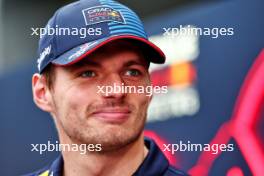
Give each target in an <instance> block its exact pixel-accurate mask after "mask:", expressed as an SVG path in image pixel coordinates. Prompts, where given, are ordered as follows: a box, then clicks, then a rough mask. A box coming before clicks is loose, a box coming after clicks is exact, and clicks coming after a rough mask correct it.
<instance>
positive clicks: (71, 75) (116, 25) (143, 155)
mask: <svg viewBox="0 0 264 176" xmlns="http://www.w3.org/2000/svg"><path fill="white" fill-rule="evenodd" d="M50 29H55V30H53V33H52V34H51V33H49V32H48V30H50ZM61 29H63V30H64V32H65V31H66V30H68V32H69V30H74V32H69V33H68V34H71V35H66V34H65V33H63V34H62V33H60V32H62V31H60V30H61ZM76 29H78V30H79V31H78V30H77V31H76ZM81 29H85V31H86V32H87V33H89V35H87V36H85V37H82V36H83V34H84V33H82V34H80V32H81V31H82V30H81ZM45 30H46V31H45V34H43V35H42V36H41V39H40V42H39V55H40V56H39V59H38V69H39V73H36V74H34V75H33V78H32V87H33V97H34V102H35V103H36V105H37V106H38V107H39V108H40V109H42V110H44V111H46V112H49V113H50V114H51V115H52V117H53V119H54V121H55V124H56V127H57V130H58V134H59V139H60V144H69V145H70V146H73V145H74V144H75V146H76V145H78V146H83V144H85V146H87V148H86V149H87V152H85V153H81V152H80V151H79V150H69V149H68V150H61V154H62V155H61V156H59V157H58V158H57V159H56V160H55V161H54V162H53V163H52V164H51V165H50V166H48V167H46V168H44V169H41V170H40V171H37V172H35V173H33V174H30V175H40V176H48V175H53V176H60V175H64V176H88V175H89V176H98V175H102V176H120V175H121V176H129V175H135V176H177V175H184V173H182V172H181V171H178V170H176V169H174V168H173V167H171V166H170V165H169V163H168V161H167V159H166V158H165V156H164V155H163V153H162V152H161V150H160V149H159V148H158V147H157V145H156V144H155V142H154V141H152V140H150V139H144V136H143V128H144V124H145V121H146V116H147V108H148V105H149V103H150V100H151V96H146V92H143V93H142V92H140V93H139V92H125V91H110V92H105V91H106V90H108V89H106V88H105V87H106V86H108V87H111V86H113V85H115V86H119V87H124V86H135V87H139V86H141V87H144V88H146V87H148V86H151V82H150V75H149V72H148V67H149V64H150V62H153V63H164V62H165V56H164V54H163V53H162V51H161V50H160V49H159V48H158V47H157V46H155V45H154V44H152V43H151V42H149V41H148V39H147V36H146V34H145V31H144V27H143V25H142V23H141V21H140V20H139V18H138V17H137V16H136V14H135V13H134V12H133V11H131V10H130V9H129V8H127V7H125V6H123V5H121V4H119V3H117V2H115V1H111V0H86V1H85V0H83V1H77V2H74V3H72V4H69V5H67V6H64V7H62V8H60V9H59V10H58V11H57V12H56V13H55V14H54V16H53V17H52V18H51V19H50V20H49V22H48V24H47V26H46V29H45ZM56 30H57V31H56ZM54 31H55V34H54ZM76 32H79V33H78V34H77V33H76ZM109 90H110V89H109Z"/></svg>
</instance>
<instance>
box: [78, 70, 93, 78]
mask: <svg viewBox="0 0 264 176" xmlns="http://www.w3.org/2000/svg"><path fill="white" fill-rule="evenodd" d="M80 76H81V77H83V78H87V77H88V78H91V77H95V76H96V74H95V72H94V71H84V72H82V73H81V75H80Z"/></svg>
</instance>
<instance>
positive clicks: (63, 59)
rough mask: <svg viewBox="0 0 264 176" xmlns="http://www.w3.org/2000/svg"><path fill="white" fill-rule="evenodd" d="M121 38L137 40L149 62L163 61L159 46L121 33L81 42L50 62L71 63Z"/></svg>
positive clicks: (62, 64) (56, 63)
mask: <svg viewBox="0 0 264 176" xmlns="http://www.w3.org/2000/svg"><path fill="white" fill-rule="evenodd" d="M121 39H127V40H131V41H133V42H137V43H138V45H140V46H142V51H143V52H144V54H147V59H148V60H149V61H150V62H152V63H157V64H162V63H164V62H165V55H164V53H163V52H162V51H161V49H160V48H159V47H157V46H156V45H155V44H153V43H152V42H150V41H148V40H146V39H144V38H141V37H137V36H132V35H121V36H112V37H110V38H104V39H101V40H97V41H94V42H89V43H85V44H82V45H80V46H78V47H75V48H73V49H71V50H69V51H67V52H66V53H64V54H62V55H60V56H59V57H57V58H56V59H54V60H53V61H52V63H53V64H55V65H60V66H67V65H72V64H74V63H77V62H79V61H80V60H82V59H83V58H85V57H87V56H88V55H89V54H91V53H92V52H94V51H95V50H97V49H98V48H100V47H102V46H104V45H106V44H108V43H110V42H113V41H116V40H121ZM140 48H141V47H140Z"/></svg>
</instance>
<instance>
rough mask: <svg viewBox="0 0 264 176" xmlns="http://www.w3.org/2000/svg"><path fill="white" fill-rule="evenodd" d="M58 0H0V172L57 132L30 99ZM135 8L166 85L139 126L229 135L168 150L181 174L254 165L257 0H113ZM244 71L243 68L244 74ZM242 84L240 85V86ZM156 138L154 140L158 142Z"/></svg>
mask: <svg viewBox="0 0 264 176" xmlns="http://www.w3.org/2000/svg"><path fill="white" fill-rule="evenodd" d="M70 2H72V1H69V0H68V1H66V0H56V1H54V0H46V1H41V0H34V1H33V0H19V1H18V0H0V98H1V101H0V118H1V122H0V137H1V145H0V156H1V157H0V173H1V175H5V176H13V175H22V174H25V173H28V172H31V171H34V170H38V169H39V168H42V167H43V166H45V165H47V164H49V163H50V162H51V161H52V160H53V159H54V158H56V156H57V155H58V153H56V152H46V153H44V154H42V155H40V154H39V153H36V152H31V145H30V144H36V143H47V141H48V140H50V141H54V143H55V141H56V140H57V134H56V129H55V126H54V124H53V121H52V119H51V118H50V117H49V115H48V114H47V113H45V112H42V111H41V110H39V109H38V108H37V107H36V106H35V105H34V103H33V101H32V93H31V76H32V74H33V73H34V72H36V70H37V64H36V60H37V58H38V56H37V46H38V39H39V38H38V36H32V35H31V33H32V30H31V28H36V27H45V25H46V23H47V21H48V19H49V18H50V17H51V16H52V15H53V13H54V12H55V11H56V10H57V9H58V8H59V7H61V6H62V5H65V4H67V3H70ZM119 2H121V3H123V4H125V5H127V6H129V7H130V8H131V9H133V10H135V11H136V12H137V13H138V14H139V16H140V17H141V18H142V20H143V22H144V24H145V27H146V31H147V33H148V35H149V36H150V38H151V40H152V41H153V42H154V43H156V44H157V45H159V46H160V47H161V48H162V49H163V50H164V52H165V54H166V55H167V58H168V59H167V62H166V64H165V65H163V66H156V65H152V66H151V76H152V81H153V84H154V85H161V86H162V85H167V86H169V92H168V94H166V95H155V96H154V99H153V102H152V104H151V106H150V108H149V113H148V114H149V116H148V123H147V125H146V130H147V132H146V135H148V136H151V137H153V138H155V139H156V140H158V141H159V140H162V141H165V142H166V143H170V144H174V143H175V144H177V143H179V141H183V142H185V143H188V141H190V142H191V143H193V144H209V143H210V144H214V143H218V144H233V145H234V151H232V152H222V153H218V154H217V155H213V154H210V153H208V152H202V151H196V152H195V151H188V152H187V151H185V152H184V151H181V152H180V151H178V152H176V154H174V155H171V156H168V157H169V158H170V159H171V163H172V164H173V165H175V166H176V167H178V168H181V169H182V170H184V171H186V172H188V173H190V174H191V175H200V176H203V175H210V176H211V175H212V176H223V175H227V176H250V175H256V176H262V175H263V174H264V170H263V168H264V133H263V132H264V118H263V117H264V113H263V112H264V111H263V110H264V108H263V105H264V101H263V97H264V96H263V95H264V83H263V81H262V80H264V79H263V75H264V66H263V64H264V51H263V48H264V34H263V29H264V20H263V18H264V9H263V8H264V1H263V0H211V1H209V0H208V1H207V0H188V1H187V0H156V1H155V2H154V1H151V0H144V1H139V0H133V1H132V0H119ZM188 25H189V26H191V28H194V27H196V28H202V29H205V28H210V29H212V28H232V29H233V32H234V33H233V35H219V36H218V37H213V35H212V34H211V35H200V36H199V35H193V34H183V35H177V36H173V37H172V36H167V35H164V33H165V30H164V28H166V29H169V28H180V27H181V26H182V27H183V28H186V27H188ZM249 72H250V74H248V73H249ZM241 89H242V91H241ZM161 147H162V146H161Z"/></svg>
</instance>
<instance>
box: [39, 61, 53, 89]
mask: <svg viewBox="0 0 264 176" xmlns="http://www.w3.org/2000/svg"><path fill="white" fill-rule="evenodd" d="M41 75H42V76H44V77H45V79H46V83H47V87H48V88H49V89H52V87H53V84H54V81H55V73H54V66H53V65H52V64H49V65H48V66H47V67H46V68H45V69H44V70H43V72H42V74H41Z"/></svg>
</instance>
